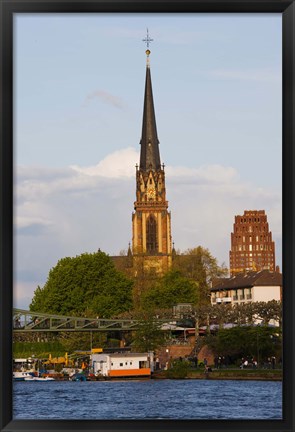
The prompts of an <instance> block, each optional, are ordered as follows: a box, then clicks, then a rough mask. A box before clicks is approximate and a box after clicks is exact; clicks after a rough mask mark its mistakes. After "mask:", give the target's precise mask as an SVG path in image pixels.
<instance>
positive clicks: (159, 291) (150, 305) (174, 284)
mask: <svg viewBox="0 0 295 432" xmlns="http://www.w3.org/2000/svg"><path fill="white" fill-rule="evenodd" d="M198 300H199V293H198V284H197V283H196V282H194V281H192V280H189V279H188V278H187V277H184V276H182V274H181V272H180V271H176V270H171V271H169V272H168V273H166V274H164V275H163V276H162V277H161V278H159V279H158V280H155V282H154V285H153V286H152V287H150V288H149V289H148V290H147V291H145V292H143V293H142V296H141V306H142V308H143V309H144V310H151V309H153V310H155V309H167V308H172V307H173V306H174V305H176V304H177V303H193V304H194V305H195V304H197V303H198Z"/></svg>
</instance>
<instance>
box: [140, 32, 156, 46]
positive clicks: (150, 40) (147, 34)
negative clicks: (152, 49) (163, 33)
mask: <svg viewBox="0 0 295 432" xmlns="http://www.w3.org/2000/svg"><path fill="white" fill-rule="evenodd" d="M142 41H143V42H145V43H146V47H147V48H149V46H150V42H153V41H154V39H151V38H150V37H149V29H148V28H147V29H146V38H145V39H142Z"/></svg>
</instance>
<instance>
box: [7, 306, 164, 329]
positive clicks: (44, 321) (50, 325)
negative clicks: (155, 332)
mask: <svg viewBox="0 0 295 432" xmlns="http://www.w3.org/2000/svg"><path fill="white" fill-rule="evenodd" d="M155 322H157V323H158V324H159V325H161V324H164V323H167V318H166V319H165V320H164V319H155ZM142 323H143V322H142V321H140V320H136V319H105V318H88V317H87V318H86V317H85V318H84V317H72V316H61V315H51V314H47V313H39V312H31V311H27V310H23V309H13V331H14V332H44V331H50V332H51V331H52V332H54V331H55V332H59V331H104V332H105V331H114V330H126V331H127V330H136V329H138V328H139V327H140V326H142Z"/></svg>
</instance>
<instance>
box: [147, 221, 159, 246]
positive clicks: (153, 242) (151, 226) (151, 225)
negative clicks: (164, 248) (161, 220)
mask: <svg viewBox="0 0 295 432" xmlns="http://www.w3.org/2000/svg"><path fill="white" fill-rule="evenodd" d="M146 249H147V252H148V253H150V254H151V253H156V252H158V242H157V221H156V219H155V217H154V216H153V215H150V216H149V217H148V219H147V221H146Z"/></svg>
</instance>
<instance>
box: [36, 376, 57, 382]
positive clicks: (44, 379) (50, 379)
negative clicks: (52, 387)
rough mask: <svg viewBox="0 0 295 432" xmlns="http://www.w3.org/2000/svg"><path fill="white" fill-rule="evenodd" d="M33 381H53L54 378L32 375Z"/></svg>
mask: <svg viewBox="0 0 295 432" xmlns="http://www.w3.org/2000/svg"><path fill="white" fill-rule="evenodd" d="M33 381H55V379H54V378H51V377H33Z"/></svg>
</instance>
